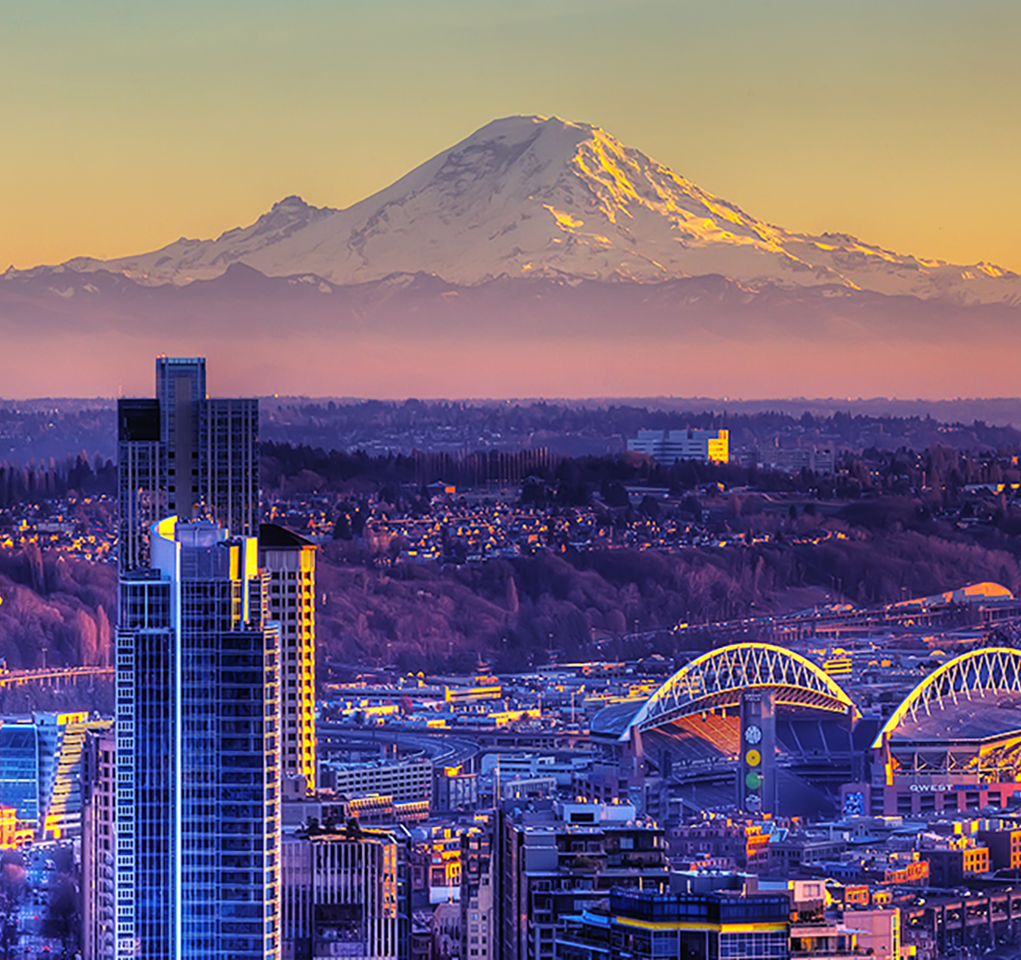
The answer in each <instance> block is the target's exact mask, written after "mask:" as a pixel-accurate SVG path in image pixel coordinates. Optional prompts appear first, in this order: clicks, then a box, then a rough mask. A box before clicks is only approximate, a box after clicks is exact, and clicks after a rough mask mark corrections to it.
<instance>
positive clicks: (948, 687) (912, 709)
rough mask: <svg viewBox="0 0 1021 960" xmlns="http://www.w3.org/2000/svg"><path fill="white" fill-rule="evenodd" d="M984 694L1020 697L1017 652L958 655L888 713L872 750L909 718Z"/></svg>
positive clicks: (1006, 649)
mask: <svg viewBox="0 0 1021 960" xmlns="http://www.w3.org/2000/svg"><path fill="white" fill-rule="evenodd" d="M986 693H1016V694H1021V650H1018V649H1016V648H1014V647H981V648H979V649H978V650H972V651H970V652H968V653H964V654H961V656H959V657H955V658H954V659H953V660H950V661H948V662H947V663H944V664H943V666H941V667H939V668H938V669H937V670H934V671H933V672H932V673H930V674H929V675H928V676H927V677H926V678H925V679H924V680H922V682H921V683H919V684H918V685H917V686H916V687H915V688H914V689H913V690H912V691H911V692H910V693H909V694H908V695H907V696H906V697H905V698H904V699H903V701H901V704H900V706H899V707H897V709H896V710H894V712H893V713H891V714H890V716H889V718H888V719H887V721H886V723H884V724H883V726H882V727H881V728H880V730H879V733H878V734H877V735H876V739H875V741H874V742H873V744H872V749H874V750H877V749H879V748H880V747H882V745H883V743H884V741H885V740H886V739H887V738H889V736H890V735H891V734H892V733H893V732H894V731H896V729H897V728H898V727H899V726H900V724H901V723H902V722H903V721H904V720H905V719H907V718H908V717H909V716H910V717H911V719H912V720H914V719H915V718H916V717H917V716H918V714H919V712H924V713H925V715H926V716H931V715H932V712H933V709H936V710H944V709H945V708H946V705H947V703H952V704H953V705H954V706H956V705H957V704H958V702H959V701H960V700H971V699H972V697H974V696H975V695H981V694H986Z"/></svg>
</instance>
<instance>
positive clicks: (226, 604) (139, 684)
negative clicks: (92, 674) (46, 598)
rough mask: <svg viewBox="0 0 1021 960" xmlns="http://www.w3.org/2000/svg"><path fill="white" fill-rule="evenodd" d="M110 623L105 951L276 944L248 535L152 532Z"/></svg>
mask: <svg viewBox="0 0 1021 960" xmlns="http://www.w3.org/2000/svg"><path fill="white" fill-rule="evenodd" d="M150 552H151V563H152V566H151V567H150V568H149V569H144V570H137V571H133V572H126V573H124V574H122V577H121V584H120V626H119V628H118V631H117V640H116V649H117V686H116V732H117V749H116V758H117V759H116V771H117V806H116V845H117V861H116V862H117V868H116V889H117V956H119V957H135V956H144V957H146V958H147V960H185V958H187V960H192V958H194V960H198V958H202V960H213V958H218V957H221V958H231V960H276V958H277V957H279V953H280V925H279V898H280V861H279V856H280V855H279V845H280V810H279V807H280V796H279V789H280V787H279V783H280V758H279V720H278V717H279V663H278V655H279V654H278V643H279V636H278V630H277V627H276V624H275V623H272V622H271V621H269V620H268V617H267V615H266V610H265V604H264V599H263V596H264V585H263V580H262V577H261V576H260V574H259V571H258V565H257V563H258V551H257V543H256V540H255V539H254V538H251V537H238V538H233V539H231V538H230V537H229V536H228V534H227V532H226V531H225V530H223V529H222V528H220V527H218V526H217V525H216V524H214V523H211V522H209V521H204V520H197V521H193V522H191V523H186V522H182V521H179V520H178V519H177V518H176V517H168V518H166V519H165V520H163V521H161V522H160V523H159V524H157V525H155V526H154V527H153V528H152V531H151V535H150Z"/></svg>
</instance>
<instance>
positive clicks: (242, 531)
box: [117, 357, 259, 572]
mask: <svg viewBox="0 0 1021 960" xmlns="http://www.w3.org/2000/svg"><path fill="white" fill-rule="evenodd" d="M117 449H118V459H119V467H118V470H119V484H118V485H119V490H118V500H119V506H120V531H119V540H120V546H119V558H120V569H121V571H122V572H127V571H130V570H142V569H145V568H146V567H147V566H148V564H149V544H148V541H149V529H150V527H151V526H152V524H154V523H156V522H157V521H159V520H162V519H163V517H166V516H170V515H173V516H178V517H180V518H181V519H182V520H193V519H200V518H201V519H206V520H214V521H216V522H217V523H220V524H221V525H222V526H223V527H224V528H225V529H227V530H230V532H231V533H232V534H233V535H234V536H241V537H249V536H256V535H257V533H258V521H259V401H258V400H254V399H210V398H207V396H206V361H205V358H204V357H157V358H156V396H155V398H153V399H125V400H119V401H118V402H117Z"/></svg>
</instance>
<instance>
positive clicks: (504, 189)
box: [4, 117, 1021, 306]
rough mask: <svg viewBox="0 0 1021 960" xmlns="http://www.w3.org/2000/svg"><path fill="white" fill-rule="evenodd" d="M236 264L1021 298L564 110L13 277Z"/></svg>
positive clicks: (219, 268)
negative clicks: (357, 188)
mask: <svg viewBox="0 0 1021 960" xmlns="http://www.w3.org/2000/svg"><path fill="white" fill-rule="evenodd" d="M235 263H240V264H244V265H246V266H249V267H251V268H253V269H255V270H257V271H259V272H260V273H262V274H264V275H265V276H267V277H284V276H299V275H309V276H314V277H316V278H317V280H318V281H320V282H322V283H324V284H326V285H331V286H333V287H336V286H346V285H351V284H359V283H365V282H375V281H379V280H382V279H384V278H386V277H391V276H394V275H400V274H409V275H415V274H420V273H423V274H432V275H435V276H437V277H439V278H441V279H442V280H444V281H446V282H449V283H453V284H456V285H459V286H473V285H478V284H484V283H488V282H490V281H492V280H495V279H501V278H509V279H517V278H527V277H536V276H539V277H562V278H564V279H565V280H567V281H572V280H598V281H604V282H611V283H618V282H625V283H627V282H637V283H641V284H655V283H657V282H662V281H668V280H676V279H682V278H692V277H707V276H713V275H719V276H722V277H725V278H727V279H729V280H730V281H732V282H733V283H735V284H737V285H739V286H741V287H745V288H747V289H748V290H749V291H752V292H754V291H758V290H762V289H765V288H770V287H780V288H787V289H790V290H792V291H797V290H798V289H805V288H812V287H820V288H822V287H831V288H834V289H837V290H839V289H844V290H846V291H849V292H850V291H861V292H865V291H868V292H874V293H879V294H884V295H888V296H891V295H892V296H912V297H918V298H920V299H923V300H940V301H948V302H956V303H960V304H983V303H1000V304H1004V305H1011V306H1016V305H1021V277H1019V276H1018V275H1017V274H1014V273H1012V272H1010V271H1007V270H1003V269H1001V268H999V267H995V266H992V265H989V264H985V263H979V264H974V265H969V266H958V265H953V264H948V263H945V262H943V261H938V260H926V259H922V258H918V257H913V256H905V255H900V254H896V253H893V252H891V251H887V250H884V249H882V248H880V247H878V246H874V245H870V244H867V243H864V242H862V241H859V240H857V239H856V238H854V237H852V236H850V235H848V234H844V233H838V232H831V233H824V234H821V235H818V236H812V235H809V234H799V233H794V232H791V231H787V230H784V229H783V228H781V227H776V226H772V225H770V224H767V223H765V222H763V221H760V220H757V219H755V218H754V217H752V216H750V215H749V214H747V213H745V212H744V211H743V210H742V209H741V208H740V207H738V206H737V205H736V204H733V203H731V202H729V201H727V200H724V199H721V198H719V197H716V196H714V195H712V194H710V193H708V192H706V191H704V190H702V189H701V188H699V187H698V186H697V185H695V184H694V183H692V182H691V181H688V180H686V179H685V178H683V177H681V176H679V175H677V174H675V173H673V172H672V171H671V170H669V168H667V167H665V166H664V165H662V164H660V163H658V162H657V161H655V160H654V159H652V158H650V157H648V156H647V155H646V154H644V153H642V152H641V151H640V150H637V149H635V148H633V147H629V146H626V145H624V144H622V143H621V142H620V141H618V140H617V139H616V138H614V137H612V136H611V135H610V134H608V133H606V132H605V131H603V130H601V129H600V128H598V127H594V126H591V125H589V124H582V123H572V122H568V121H564V120H561V119H559V118H556V117H553V118H545V117H507V118H503V119H501V120H495V121H493V122H492V123H490V124H487V125H486V126H484V127H482V128H481V129H480V130H477V131H476V132H475V133H473V134H471V135H470V136H469V137H467V138H466V139H464V140H462V141H461V142H460V143H458V144H455V145H454V146H453V147H451V148H449V149H448V150H445V151H442V152H440V153H439V154H437V155H436V156H435V157H432V158H431V159H429V160H427V161H426V162H425V163H423V164H421V165H419V166H418V167H416V168H414V169H413V170H411V171H409V173H407V174H405V175H404V176H403V177H401V178H400V179H398V180H397V181H395V182H394V183H393V184H391V185H390V186H388V187H386V188H384V189H383V190H381V191H379V192H377V193H375V194H373V195H372V196H370V197H367V198H365V199H364V200H361V201H359V202H358V203H355V204H353V205H352V206H350V207H347V208H346V209H342V210H338V209H334V208H331V207H315V206H313V205H310V204H308V203H306V202H305V201H304V200H303V199H301V198H300V197H298V196H297V195H291V196H288V197H285V198H283V199H282V200H280V201H278V202H277V203H275V204H274V205H273V206H272V207H271V208H270V210H269V211H267V212H266V213H264V214H262V215H261V216H260V217H259V218H258V219H257V220H256V221H255V222H254V223H252V224H250V225H248V226H245V227H235V228H232V229H230V230H226V231H224V232H223V233H221V234H220V235H219V236H218V237H217V238H215V239H212V240H194V239H187V238H183V237H182V238H181V239H179V240H177V241H175V242H174V243H171V244H168V245H167V246H165V247H162V248H160V249H159V250H155V251H151V252H149V253H145V254H139V255H136V256H131V257H121V258H117V259H113V260H106V261H104V260H98V259H94V258H87V257H79V258H74V259H72V260H69V261H67V262H66V263H64V264H62V265H60V266H58V267H37V268H32V269H30V270H25V271H8V273H7V274H5V275H4V276H7V277H8V278H11V277H32V276H45V275H50V274H53V275H59V274H60V273H63V272H65V271H66V272H71V273H77V274H89V273H94V272H96V271H101V270H106V271H109V272H111V273H115V274H121V275H123V276H125V277H128V278H130V279H131V280H133V281H134V282H136V283H140V284H142V285H148V286H159V285H163V284H174V285H176V286H186V285H188V284H190V283H193V282H195V281H197V280H211V279H214V278H216V277H218V276H221V275H223V274H224V273H225V272H226V270H227V268H228V267H229V266H231V265H232V264H235Z"/></svg>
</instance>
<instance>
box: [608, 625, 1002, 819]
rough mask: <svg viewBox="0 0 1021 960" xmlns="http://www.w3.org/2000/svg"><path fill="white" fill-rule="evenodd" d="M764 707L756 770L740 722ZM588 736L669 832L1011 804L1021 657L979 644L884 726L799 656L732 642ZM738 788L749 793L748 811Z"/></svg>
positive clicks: (618, 708) (914, 693)
mask: <svg viewBox="0 0 1021 960" xmlns="http://www.w3.org/2000/svg"><path fill="white" fill-rule="evenodd" d="M763 696H765V697H767V698H768V702H769V703H770V709H771V717H770V728H769V729H770V736H771V738H772V740H771V742H772V744H773V749H771V750H768V751H767V750H762V751H761V760H759V759H758V758H759V756H760V751H758V750H752V751H750V752H749V750H748V747H749V742H745V741H746V739H747V737H746V735H745V733H746V727H745V726H743V721H742V714H741V711H742V709H743V706H742V705H743V704H745V703H746V702H747V701H748V700H750V699H756V698H759V697H763ZM590 738H591V741H592V743H593V744H595V745H598V746H599V747H600V748H601V750H602V751H603V756H604V759H605V761H606V762H607V763H609V764H615V765H616V766H617V768H618V769H619V770H620V771H621V778H622V779H621V783H622V784H623V783H624V779H625V778H626V779H627V781H628V785H629V789H630V790H631V791H632V793H633V791H634V790H635V789H644V790H645V796H644V797H643V798H642V801H643V803H644V807H645V809H647V810H649V811H650V812H652V811H655V812H656V813H657V814H658V815H659V816H660V817H661V818H663V819H664V820H667V821H669V820H671V819H674V818H676V817H678V816H681V815H683V814H684V813H685V812H689V811H693V810H701V809H720V810H722V809H726V808H728V807H731V808H732V807H733V806H734V804H735V803H736V804H737V805H738V806H743V807H744V808H745V809H746V810H748V811H749V812H753V813H754V812H758V809H757V808H761V809H762V810H763V811H770V810H772V812H775V813H777V814H779V815H785V816H794V815H820V814H822V815H831V814H834V813H837V812H838V811H841V810H843V811H846V812H848V813H855V812H856V813H871V814H874V815H888V816H889V815H902V816H906V815H912V814H925V813H933V812H935V813H938V812H941V811H943V810H946V811H948V812H949V811H951V810H977V809H980V808H983V807H988V806H996V807H1007V806H1009V805H1011V804H1012V803H1014V802H1015V797H1017V800H1018V801H1021V650H1016V649H1013V648H1008V647H987V648H982V649H978V650H973V651H971V652H970V653H966V654H964V655H962V656H959V657H957V658H955V659H953V660H951V661H949V662H948V663H945V664H944V665H943V666H941V667H939V668H938V669H937V670H935V671H934V672H933V673H931V674H929V676H927V677H926V678H925V679H924V680H922V681H921V683H919V684H918V685H917V686H916V687H915V688H914V689H913V690H911V692H910V693H909V694H908V695H907V696H906V697H905V698H904V700H903V701H902V702H901V704H900V705H899V706H898V707H897V708H896V710H894V712H893V713H892V714H890V716H889V717H887V718H885V719H884V718H880V717H877V716H864V717H863V716H862V715H861V713H860V711H859V709H858V707H857V706H856V705H855V703H854V702H853V700H852V699H851V697H850V696H849V695H848V694H847V693H846V692H845V691H844V690H843V688H842V687H841V686H840V685H839V684H838V683H837V682H836V680H835V679H834V678H833V677H831V676H829V675H828V674H827V673H826V672H825V671H824V670H823V669H822V668H821V667H820V666H818V665H817V664H815V663H813V662H812V661H810V660H808V659H807V658H805V657H803V656H801V655H800V654H797V653H795V652H793V651H791V650H788V649H786V648H783V647H779V646H774V645H771V644H765V643H738V644H731V645H729V646H726V647H720V648H718V649H716V650H712V651H710V652H708V653H706V654H703V655H702V656H700V657H698V658H697V659H695V660H693V661H691V662H690V663H688V664H686V665H685V666H684V667H682V668H681V669H680V670H678V671H677V672H676V673H675V674H673V676H671V677H670V678H669V679H668V680H667V681H666V682H665V683H664V684H662V686H660V687H659V689H657V690H656V691H655V692H654V693H653V694H652V695H651V696H650V697H648V698H647V699H646V700H644V701H626V702H623V703H619V704H615V705H613V706H610V707H607V708H605V709H604V710H602V711H600V712H599V713H598V714H596V716H595V717H593V719H592V723H591V729H590ZM749 756H752V757H753V759H755V760H756V764H757V766H756V767H755V768H754V769H753V768H750V767H749V766H748V758H749ZM758 764H761V766H759V765H758ZM749 774H752V775H753V776H752V777H751V778H750V779H748V777H749ZM745 780H747V782H748V783H749V784H755V785H756V793H755V795H754V796H752V797H751V799H752V800H753V801H754V802H753V805H751V806H750V805H749V804H748V803H747V800H748V796H747V791H746V790H745V788H744V786H742V784H743V783H744V782H745ZM639 784H641V787H639V786H638V785H639ZM760 784H761V785H762V787H761V790H759V789H758V786H757V785H760Z"/></svg>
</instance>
